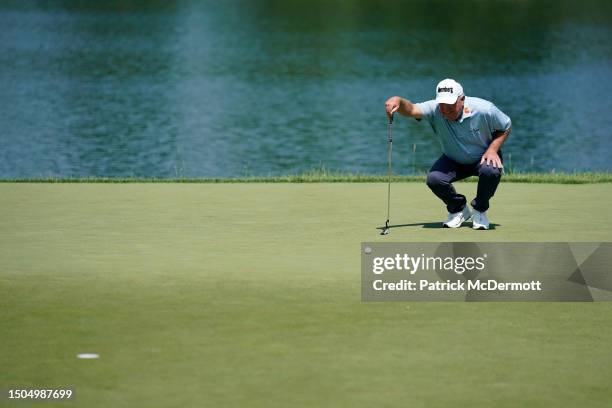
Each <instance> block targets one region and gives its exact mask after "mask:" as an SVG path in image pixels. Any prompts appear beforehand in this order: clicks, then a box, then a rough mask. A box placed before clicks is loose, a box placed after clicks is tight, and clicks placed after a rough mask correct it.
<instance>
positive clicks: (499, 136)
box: [480, 127, 512, 169]
mask: <svg viewBox="0 0 612 408" xmlns="http://www.w3.org/2000/svg"><path fill="white" fill-rule="evenodd" d="M510 132H512V128H511V127H510V128H508V130H501V131H497V132H495V133H493V135H492V137H493V141H492V142H491V144H490V145H489V147H488V148H487V150H486V151H485V153H484V154H483V155H482V159H480V164H482V163H486V164H488V165H493V167H497V168H500V169H501V168H503V167H504V165H503V164H502V161H501V159H500V157H499V154H497V152H499V149H501V147H502V145H503V144H504V142H505V141H506V139H508V136H509V135H510Z"/></svg>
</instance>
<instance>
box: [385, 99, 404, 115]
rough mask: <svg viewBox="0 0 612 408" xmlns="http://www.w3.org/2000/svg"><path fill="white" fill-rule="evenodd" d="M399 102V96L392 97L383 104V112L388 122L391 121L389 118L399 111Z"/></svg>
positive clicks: (400, 100)
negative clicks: (385, 113)
mask: <svg viewBox="0 0 612 408" xmlns="http://www.w3.org/2000/svg"><path fill="white" fill-rule="evenodd" d="M401 102H402V98H400V97H399V96H392V97H391V98H389V99H387V102H385V111H386V112H387V116H388V117H389V120H391V116H393V114H394V113H395V112H397V111H398V110H399V108H400V104H401Z"/></svg>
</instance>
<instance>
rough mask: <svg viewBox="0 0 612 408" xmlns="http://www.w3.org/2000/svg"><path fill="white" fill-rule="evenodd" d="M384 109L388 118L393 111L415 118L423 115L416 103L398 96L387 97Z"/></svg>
mask: <svg viewBox="0 0 612 408" xmlns="http://www.w3.org/2000/svg"><path fill="white" fill-rule="evenodd" d="M385 111H386V112H387V116H388V117H389V119H390V118H391V115H393V114H394V113H395V112H399V113H400V114H401V115H404V116H409V117H411V118H415V119H421V118H422V117H423V113H422V112H421V109H420V108H419V107H418V106H417V105H415V104H413V103H412V102H410V101H409V100H407V99H404V98H400V97H399V96H392V97H391V98H389V99H387V101H386V102H385Z"/></svg>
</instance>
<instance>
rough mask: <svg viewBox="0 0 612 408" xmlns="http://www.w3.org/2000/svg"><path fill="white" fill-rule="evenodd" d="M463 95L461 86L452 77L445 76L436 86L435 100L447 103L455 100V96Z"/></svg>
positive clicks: (450, 103)
mask: <svg viewBox="0 0 612 408" xmlns="http://www.w3.org/2000/svg"><path fill="white" fill-rule="evenodd" d="M462 95H463V87H462V86H461V84H460V83H459V82H457V81H455V80H454V79H449V78H446V79H444V80H442V81H440V83H439V84H438V86H436V102H438V103H446V104H449V105H452V104H454V103H455V102H457V98H458V97H460V96H462Z"/></svg>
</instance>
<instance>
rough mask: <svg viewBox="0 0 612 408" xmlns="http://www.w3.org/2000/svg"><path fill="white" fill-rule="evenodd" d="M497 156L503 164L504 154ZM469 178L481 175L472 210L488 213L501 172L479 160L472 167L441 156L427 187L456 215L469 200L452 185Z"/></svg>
mask: <svg viewBox="0 0 612 408" xmlns="http://www.w3.org/2000/svg"><path fill="white" fill-rule="evenodd" d="M498 154H499V158H500V159H501V160H502V162H503V160H504V159H503V157H502V154H501V151H500V152H499V153H498ZM470 176H478V189H477V192H476V198H475V199H474V200H473V201H472V207H473V208H474V209H475V210H477V211H480V212H485V211H487V210H488V209H489V200H490V199H491V197H493V195H494V194H495V190H497V186H498V185H499V182H500V180H501V176H502V172H501V169H498V168H496V167H493V166H492V165H487V164H484V163H483V164H480V162H479V161H478V162H476V163H472V164H461V163H457V162H456V161H454V160H452V159H451V158H449V157H447V156H446V155H442V156H441V157H440V158H439V159H438V160H437V161H436V162H435V163H434V165H433V166H432V167H431V169H430V170H429V173H427V186H428V187H429V188H430V189H431V191H433V192H434V194H435V195H436V196H438V198H440V199H441V200H442V201H444V204H446V209H447V210H448V212H450V213H456V212H459V211H461V210H463V207H465V205H466V204H467V200H466V199H465V196H464V195H461V194H459V193H457V191H456V190H455V187H453V184H452V183H453V182H454V181H458V180H463V179H465V178H468V177H470Z"/></svg>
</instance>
